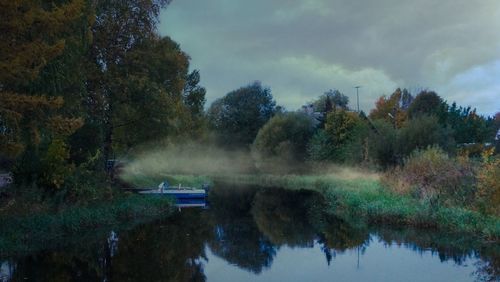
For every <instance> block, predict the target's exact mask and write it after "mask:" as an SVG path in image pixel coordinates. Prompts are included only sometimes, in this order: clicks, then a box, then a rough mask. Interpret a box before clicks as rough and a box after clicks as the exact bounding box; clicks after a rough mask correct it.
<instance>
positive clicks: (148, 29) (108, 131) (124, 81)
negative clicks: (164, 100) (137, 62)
mask: <svg viewBox="0 0 500 282" xmlns="http://www.w3.org/2000/svg"><path fill="white" fill-rule="evenodd" d="M169 2H170V1H169V0H127V1H121V0H110V1H97V2H96V4H95V11H96V12H95V21H94V24H93V25H92V37H93V42H92V46H91V49H90V52H89V61H90V62H92V65H91V66H90V67H91V69H92V70H91V74H90V75H89V81H88V83H87V91H88V92H89V99H88V102H87V106H88V107H89V111H92V112H94V113H95V115H94V117H95V119H96V122H98V124H99V127H100V128H101V129H102V132H103V134H102V139H103V146H102V152H103V157H104V160H107V159H109V158H110V157H111V156H112V155H113V154H112V151H113V145H114V134H115V126H116V124H115V121H116V118H115V112H116V111H117V107H119V105H120V103H121V98H122V94H123V93H126V92H127V89H126V88H127V87H128V86H129V85H130V81H129V80H128V77H127V73H126V72H123V68H122V67H123V64H124V63H126V62H124V61H125V60H126V59H127V58H130V57H127V55H128V53H129V52H131V51H136V50H137V48H138V47H137V46H144V44H145V43H146V42H148V40H151V39H154V38H156V37H157V35H156V24H157V22H158V16H159V13H160V10H161V9H162V8H164V7H165V6H166V5H167V4H168V3H169ZM151 55H152V56H154V54H151ZM146 73H148V72H147V71H146ZM149 74H151V73H149ZM164 82H165V83H168V81H164ZM176 87H178V88H180V89H181V90H182V88H183V85H177V86H176ZM126 99H127V98H125V100H126Z"/></svg>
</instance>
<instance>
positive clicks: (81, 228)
mask: <svg viewBox="0 0 500 282" xmlns="http://www.w3.org/2000/svg"><path fill="white" fill-rule="evenodd" d="M173 211H174V209H173V204H172V200H171V199H170V198H163V197H147V196H146V197H145V196H138V195H120V196H117V197H116V198H115V199H113V200H110V201H102V202H96V203H93V204H89V205H86V206H70V207H67V208H65V209H63V210H61V211H58V212H41V213H36V214H32V213H29V212H28V213H27V214H26V215H24V216H16V217H12V216H9V214H0V230H1V231H0V257H2V256H16V255H23V254H27V253H31V252H34V251H37V250H40V249H42V248H47V247H48V246H49V247H54V246H58V245H59V244H61V242H63V241H67V240H68V239H69V238H70V237H72V236H75V235H78V236H77V237H78V238H82V237H93V236H99V234H101V235H102V234H105V233H108V234H109V232H110V230H116V229H123V228H125V229H128V228H133V227H134V226H137V225H138V224H142V223H146V222H149V221H152V220H155V219H159V218H162V217H165V216H168V215H171V214H172V213H173Z"/></svg>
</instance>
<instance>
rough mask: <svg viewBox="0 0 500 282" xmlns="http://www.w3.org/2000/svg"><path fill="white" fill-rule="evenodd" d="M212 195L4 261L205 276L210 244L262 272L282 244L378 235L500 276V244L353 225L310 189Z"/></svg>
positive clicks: (95, 275)
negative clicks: (204, 204)
mask: <svg viewBox="0 0 500 282" xmlns="http://www.w3.org/2000/svg"><path fill="white" fill-rule="evenodd" d="M209 199H210V203H211V208H210V209H208V210H201V209H183V210H182V211H181V212H180V213H177V214H176V215H175V216H173V217H171V218H168V219H165V220H162V221H157V222H153V223H150V224H145V225H143V226H139V227H137V228H134V229H132V230H129V231H125V230H122V231H118V232H117V236H116V237H114V238H113V236H101V235H99V236H97V238H95V239H92V240H87V239H85V238H84V239H80V240H76V239H75V238H72V240H71V242H72V243H68V244H67V245H66V246H64V247H63V248H59V249H56V250H45V251H42V252H39V253H36V254H33V255H31V256H27V257H24V258H21V259H13V258H7V259H1V258H0V261H2V262H3V261H8V262H9V265H11V266H13V267H10V268H9V276H10V277H8V279H9V280H10V281H26V280H36V281H104V280H105V281H205V280H206V277H205V274H204V267H205V265H206V264H207V263H210V261H208V258H207V255H206V254H205V251H206V250H207V248H208V249H209V250H210V251H211V253H213V254H214V255H215V256H218V257H220V258H222V259H224V260H225V261H227V263H228V264H229V265H231V266H232V265H236V266H238V267H239V268H241V269H244V270H246V271H248V272H250V273H253V274H255V275H258V274H260V273H262V272H263V271H265V270H266V269H268V268H270V267H271V266H272V264H273V260H274V259H275V257H276V255H277V253H278V252H279V250H280V248H281V247H282V246H288V247H292V248H310V247H314V246H318V245H319V247H320V248H321V250H322V251H323V254H324V256H325V259H326V263H328V265H330V263H335V258H336V256H338V255H340V254H344V253H345V252H346V251H348V250H355V251H357V254H358V255H359V256H361V257H362V256H363V253H364V251H365V250H366V249H367V248H369V247H370V243H371V242H373V240H374V239H376V240H379V241H380V242H382V243H383V244H385V245H387V246H394V245H398V246H404V247H405V248H407V249H410V250H412V251H413V252H417V253H421V254H423V253H425V252H429V251H430V252H431V253H432V254H437V255H438V256H439V258H440V260H441V261H453V262H454V263H455V264H457V265H461V264H464V263H466V262H468V259H469V258H480V260H478V262H477V264H476V265H475V267H476V271H475V272H474V274H473V275H474V276H475V278H476V279H477V280H478V281H498V279H499V277H500V258H499V254H500V246H498V244H484V243H480V241H477V240H474V238H468V239H467V238H463V237H461V236H458V235H450V234H443V233H439V232H436V231H430V230H427V231H426V230H422V229H411V228H402V229H394V228H384V227H380V226H376V227H370V226H366V225H365V226H363V225H356V226H353V225H351V224H349V223H348V222H344V221H342V220H339V219H336V218H333V217H331V216H327V215H326V214H325V212H324V210H326V209H325V208H326V207H327V204H326V203H325V201H324V199H323V198H322V197H321V195H319V194H317V193H314V192H311V191H288V190H283V189H276V188H272V189H271V188H267V189H264V188H262V189H261V188H258V187H250V186H238V187H235V186H224V185H222V184H218V185H216V186H215V189H213V190H212V191H211V193H210V198H209ZM107 234H108V235H109V233H107ZM73 242H79V243H78V244H74V243H73ZM4 264H5V263H4ZM4 264H2V265H4ZM4 268H5V267H4ZM0 280H1V279H0ZM2 282H3V281H2Z"/></svg>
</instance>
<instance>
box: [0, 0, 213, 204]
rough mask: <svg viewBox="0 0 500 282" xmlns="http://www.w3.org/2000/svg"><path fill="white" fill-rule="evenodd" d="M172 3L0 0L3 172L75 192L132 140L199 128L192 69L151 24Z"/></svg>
mask: <svg viewBox="0 0 500 282" xmlns="http://www.w3.org/2000/svg"><path fill="white" fill-rule="evenodd" d="M169 2H170V1H169V0H126V1H121V0H106V1H91V0H56V1H52V0H51V1H28V0H20V1H10V0H1V1H0V17H1V18H2V21H1V23H0V169H1V170H4V171H9V172H12V173H13V174H14V180H15V181H16V184H17V186H32V184H35V185H36V186H39V187H43V188H45V189H46V190H49V191H63V190H64V191H65V193H67V195H66V196H69V197H78V196H79V193H82V191H81V190H82V189H80V188H79V187H81V186H85V185H86V186H88V187H91V186H93V185H92V184H91V183H89V182H92V181H93V180H95V179H99V177H97V175H99V173H100V172H103V171H105V167H106V163H107V161H108V160H112V159H115V158H116V157H117V156H118V155H120V154H125V153H126V152H128V151H129V150H130V149H131V148H133V147H134V146H137V145H139V144H143V143H145V142H148V141H150V140H154V139H167V138H178V137H179V136H184V137H189V138H191V137H196V136H197V135H198V134H200V129H201V128H202V127H204V118H203V115H204V113H203V107H204V103H205V89H204V88H203V87H201V86H199V84H198V83H199V80H200V75H199V72H198V71H196V70H194V71H192V72H189V56H188V55H187V54H186V53H185V52H183V51H182V50H181V49H180V47H179V45H178V44H177V43H176V42H174V41H173V40H172V39H170V38H169V37H162V36H160V35H159V34H158V31H157V24H158V16H159V13H160V11H161V9H163V8H165V7H166V6H167V5H168V4H169ZM108 163H109V162H108ZM96 172H97V173H96ZM99 181H100V180H99ZM95 189H97V187H96V188H95Z"/></svg>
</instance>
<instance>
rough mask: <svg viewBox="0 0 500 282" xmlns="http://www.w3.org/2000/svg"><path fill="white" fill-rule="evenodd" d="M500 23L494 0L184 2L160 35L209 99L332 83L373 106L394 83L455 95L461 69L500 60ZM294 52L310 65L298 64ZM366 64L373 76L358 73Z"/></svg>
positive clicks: (297, 91) (305, 91)
mask: <svg viewBox="0 0 500 282" xmlns="http://www.w3.org/2000/svg"><path fill="white" fill-rule="evenodd" d="M479 3H480V4H479ZM499 19H500V2H498V1H497V0H483V1H466V0H441V1H435V0H420V1H408V0H379V1H352V0H351V1H349V0H333V1H327V0H324V1H322V0H275V1H270V0H255V1H234V0H210V1H206V0H182V1H181V0H177V1H174V2H172V4H171V5H170V6H169V7H168V8H167V9H166V11H164V13H163V14H162V18H161V23H160V31H161V32H162V33H163V34H168V35H170V36H171V37H172V38H173V39H174V40H176V41H178V42H179V43H180V44H181V46H182V48H183V49H184V50H186V51H187V52H188V53H189V54H190V55H191V57H192V58H193V60H192V64H193V66H194V67H195V68H199V69H200V70H201V72H202V82H203V83H204V84H205V85H206V86H207V90H208V98H209V101H211V100H213V98H214V97H218V96H222V95H224V94H225V93H226V92H227V91H229V90H231V89H232V88H235V87H238V86H241V84H245V83H247V82H249V81H252V80H255V79H259V80H262V81H263V82H264V83H265V84H268V85H270V86H271V87H272V89H273V90H274V91H273V93H274V95H275V97H276V98H277V100H278V102H280V101H281V100H283V101H290V102H283V103H284V104H285V105H286V106H288V107H295V106H296V103H297V101H299V100H300V99H302V98H309V99H305V100H310V99H311V98H312V97H314V96H317V95H319V94H321V92H322V91H324V90H326V89H328V88H346V90H345V91H352V89H351V87H352V86H353V85H351V86H349V87H348V86H347V84H364V85H366V87H365V89H364V92H365V94H367V95H368V98H370V99H371V100H370V101H369V102H370V103H368V102H365V103H366V107H369V104H371V105H372V104H373V102H374V99H375V97H376V96H378V95H381V94H388V93H380V92H382V89H387V90H386V91H387V92H390V91H392V90H393V89H391V87H394V86H395V85H401V86H408V85H409V86H424V87H434V88H440V89H442V90H443V91H451V90H450V89H452V88H453V87H452V86H450V87H446V85H448V84H451V83H452V81H453V80H454V79H456V78H457V77H460V74H462V73H467V72H470V69H472V68H474V67H477V66H481V65H487V64H489V63H491V62H494V61H497V60H500V37H499V36H498V30H500V20H499ZM287 58H288V59H289V58H296V59H297V60H298V61H297V62H296V63H300V62H303V63H304V64H305V66H304V67H303V68H300V67H299V66H297V65H294V66H293V67H291V66H290V65H287V64H286V62H287V61H286V59H287ZM306 58H307V59H306ZM301 60H302V61H301ZM305 61H308V62H309V63H310V62H315V64H316V65H317V66H316V67H318V66H322V67H323V69H330V70H334V69H342V70H343V72H342V74H338V73H335V72H334V71H330V75H331V76H335V75H337V76H338V77H331V78H330V77H329V76H324V75H322V74H321V72H317V71H315V70H314V68H315V66H314V64H312V65H311V64H309V65H308V64H307V62H305ZM288 62H289V61H288ZM311 68H312V69H311ZM367 70H369V71H370V73H371V74H372V76H373V77H376V78H377V79H375V82H373V81H368V82H367V81H366V80H370V77H369V76H368V77H367V76H360V75H359V74H360V73H363V72H364V73H366V71H367ZM327 72H328V71H327ZM382 77H383V78H384V79H380V78H382ZM323 79H324V81H323ZM354 79H363V80H364V81H358V82H356V81H353V80H354ZM478 79H479V80H481V78H478ZM299 82H300V83H299ZM374 83H378V84H377V85H375V84H374ZM478 83H479V84H481V83H482V82H478ZM490 83H492V82H490ZM493 83H497V85H498V83H499V82H493ZM379 84H380V85H379ZM443 85H444V86H443ZM454 85H457V83H454ZM471 85H474V83H472V84H471ZM319 87H326V88H325V89H322V90H321V92H319V93H318V92H317V91H319V90H318V88H319ZM486 88H487V87H486ZM486 88H484V89H486ZM489 89H490V91H492V90H491V89H495V88H494V87H489ZM282 91H283V92H288V93H282ZM313 92H314V93H313ZM289 93H292V94H289ZM293 93H294V94H293ZM441 94H442V95H448V96H449V97H446V98H447V99H448V100H453V95H454V94H453V93H451V92H450V93H441ZM481 95H490V96H491V95H493V94H492V93H491V92H488V91H486V92H484V93H483V94H481ZM372 96H373V97H372ZM299 98H300V99H299ZM457 98H460V95H458V96H457ZM291 101H295V102H291ZM459 102H460V101H459ZM497 103H499V102H497ZM496 107H497V108H498V105H496ZM494 110H495V109H494V108H492V107H490V108H484V109H482V111H483V112H487V113H489V112H488V111H494Z"/></svg>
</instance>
